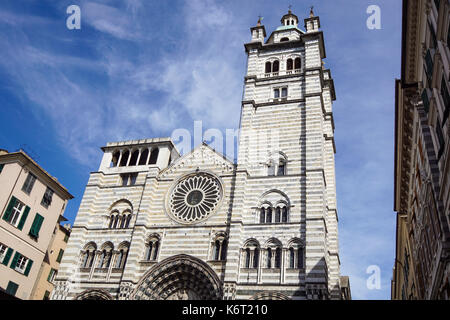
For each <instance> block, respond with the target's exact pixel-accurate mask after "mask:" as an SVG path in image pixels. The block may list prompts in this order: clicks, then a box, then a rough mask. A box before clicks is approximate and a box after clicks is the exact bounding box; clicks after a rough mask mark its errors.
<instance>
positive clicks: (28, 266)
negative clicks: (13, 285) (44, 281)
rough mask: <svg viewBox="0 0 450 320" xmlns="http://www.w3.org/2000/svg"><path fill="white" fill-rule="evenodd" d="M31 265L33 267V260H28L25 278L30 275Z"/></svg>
mask: <svg viewBox="0 0 450 320" xmlns="http://www.w3.org/2000/svg"><path fill="white" fill-rule="evenodd" d="M32 265H33V260H31V259H28V264H27V267H26V269H25V273H24V274H25V275H26V276H28V274H29V273H30V270H31V266H32Z"/></svg>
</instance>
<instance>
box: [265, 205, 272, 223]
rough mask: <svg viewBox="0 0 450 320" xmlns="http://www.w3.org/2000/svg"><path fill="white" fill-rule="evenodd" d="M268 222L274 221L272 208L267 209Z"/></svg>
mask: <svg viewBox="0 0 450 320" xmlns="http://www.w3.org/2000/svg"><path fill="white" fill-rule="evenodd" d="M266 223H272V208H267V209H266Z"/></svg>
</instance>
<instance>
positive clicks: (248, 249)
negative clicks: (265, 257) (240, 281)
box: [242, 240, 259, 269]
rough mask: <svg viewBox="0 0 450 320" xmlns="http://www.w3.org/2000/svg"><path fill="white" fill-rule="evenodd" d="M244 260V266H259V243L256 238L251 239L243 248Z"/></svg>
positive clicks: (254, 267)
mask: <svg viewBox="0 0 450 320" xmlns="http://www.w3.org/2000/svg"><path fill="white" fill-rule="evenodd" d="M242 254H243V257H242V261H243V267H244V268H247V269H248V268H253V269H256V268H258V265H259V245H258V243H256V242H255V241H254V240H252V241H250V242H249V243H248V244H247V245H246V246H245V248H244V249H243V250H242Z"/></svg>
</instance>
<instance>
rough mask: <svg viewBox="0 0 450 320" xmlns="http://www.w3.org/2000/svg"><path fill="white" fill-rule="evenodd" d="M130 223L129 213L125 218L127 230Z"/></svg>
mask: <svg viewBox="0 0 450 320" xmlns="http://www.w3.org/2000/svg"><path fill="white" fill-rule="evenodd" d="M130 221H131V213H130V214H129V215H128V216H127V222H126V224H125V228H128V227H129V226H130Z"/></svg>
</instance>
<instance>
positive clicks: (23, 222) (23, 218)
mask: <svg viewBox="0 0 450 320" xmlns="http://www.w3.org/2000/svg"><path fill="white" fill-rule="evenodd" d="M29 212H30V207H29V206H26V207H25V211H24V212H23V214H22V218H20V222H19V225H18V226H17V228H18V229H19V230H22V228H23V225H24V224H25V220H27V216H28V213H29Z"/></svg>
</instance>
